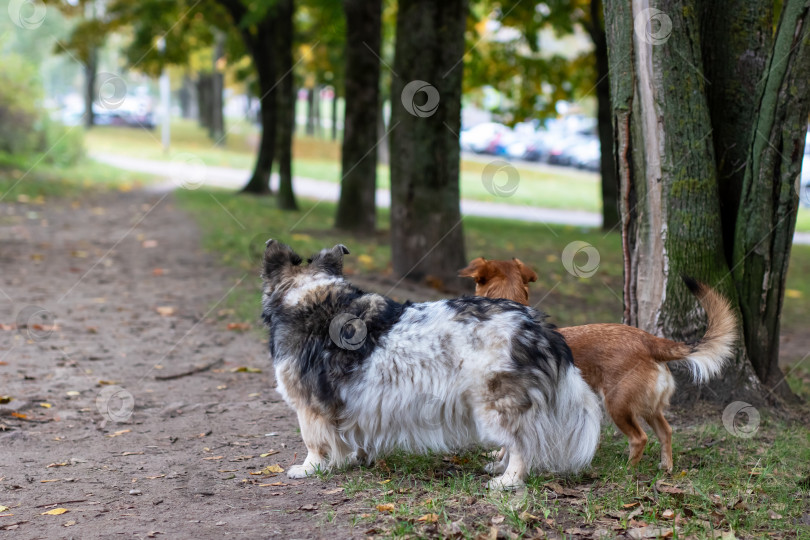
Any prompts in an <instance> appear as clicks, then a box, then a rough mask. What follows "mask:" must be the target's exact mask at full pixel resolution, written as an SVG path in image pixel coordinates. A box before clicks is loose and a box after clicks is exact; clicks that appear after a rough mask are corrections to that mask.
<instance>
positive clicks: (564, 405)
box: [539, 365, 602, 473]
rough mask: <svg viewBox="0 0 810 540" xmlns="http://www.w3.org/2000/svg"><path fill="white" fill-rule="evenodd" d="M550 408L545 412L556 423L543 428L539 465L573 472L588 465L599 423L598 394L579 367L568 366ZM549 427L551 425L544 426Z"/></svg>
mask: <svg viewBox="0 0 810 540" xmlns="http://www.w3.org/2000/svg"><path fill="white" fill-rule="evenodd" d="M554 409H555V410H554V412H553V413H551V414H549V417H550V420H551V421H552V422H554V423H555V424H556V425H555V426H553V428H551V429H546V430H544V431H545V432H544V433H541V437H542V436H544V437H545V438H546V441H545V442H546V444H544V445H542V446H545V450H546V452H547V455H546V456H542V457H541V459H540V462H539V465H540V468H542V469H545V470H548V471H551V472H561V473H562V472H564V473H568V472H577V471H580V470H582V469H584V468H585V467H587V466H588V465H590V463H591V460H592V459H593V456H594V454H595V453H596V447H597V446H598V445H599V435H600V431H601V425H602V406H601V403H600V400H599V398H598V397H597V396H596V394H595V393H594V392H593V390H591V388H590V387H589V386H588V384H587V383H586V382H585V381H584V380H583V378H582V375H581V374H580V371H579V368H577V367H575V366H574V365H570V366H568V368H567V369H566V373H565V374H564V375H563V377H562V378H561V379H560V383H559V386H558V388H557V395H556V402H555V403H554ZM548 427H551V426H548Z"/></svg>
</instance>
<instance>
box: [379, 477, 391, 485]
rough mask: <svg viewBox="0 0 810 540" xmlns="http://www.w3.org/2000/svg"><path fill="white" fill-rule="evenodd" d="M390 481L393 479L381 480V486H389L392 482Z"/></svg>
mask: <svg viewBox="0 0 810 540" xmlns="http://www.w3.org/2000/svg"><path fill="white" fill-rule="evenodd" d="M390 481H391V479H390V478H389V479H388V480H381V481H380V484H387V483H388V482H390Z"/></svg>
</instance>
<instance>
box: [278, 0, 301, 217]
mask: <svg viewBox="0 0 810 540" xmlns="http://www.w3.org/2000/svg"><path fill="white" fill-rule="evenodd" d="M276 9H277V10H278V11H277V12H278V21H279V24H278V32H276V48H275V52H276V55H277V56H278V72H279V73H282V74H284V75H282V79H281V80H280V81H279V82H278V90H277V92H278V100H277V103H278V124H277V125H278V127H277V129H278V132H277V133H276V135H277V137H278V176H279V184H278V206H279V208H281V209H282V210H298V203H296V201H295V194H294V193H293V182H292V144H293V124H294V123H295V96H294V93H293V92H294V89H293V78H294V76H293V74H292V69H293V57H292V48H293V3H292V0H278V3H277V4H276Z"/></svg>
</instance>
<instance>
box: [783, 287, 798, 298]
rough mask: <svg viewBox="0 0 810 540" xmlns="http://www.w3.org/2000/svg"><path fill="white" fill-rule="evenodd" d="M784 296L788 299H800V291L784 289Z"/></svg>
mask: <svg viewBox="0 0 810 540" xmlns="http://www.w3.org/2000/svg"><path fill="white" fill-rule="evenodd" d="M785 296H787V297H788V298H801V297H802V291H798V290H796V289H785Z"/></svg>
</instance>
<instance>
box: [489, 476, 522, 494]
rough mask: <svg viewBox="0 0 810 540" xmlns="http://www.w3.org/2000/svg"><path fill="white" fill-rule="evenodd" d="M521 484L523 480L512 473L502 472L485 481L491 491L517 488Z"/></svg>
mask: <svg viewBox="0 0 810 540" xmlns="http://www.w3.org/2000/svg"><path fill="white" fill-rule="evenodd" d="M521 486H523V480H521V479H520V478H518V477H517V476H515V475H512V474H503V475H501V476H496V477H495V478H493V479H492V480H490V481H489V482H487V489H490V490H493V491H494V490H502V491H504V490H509V489H517V488H519V487H521Z"/></svg>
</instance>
